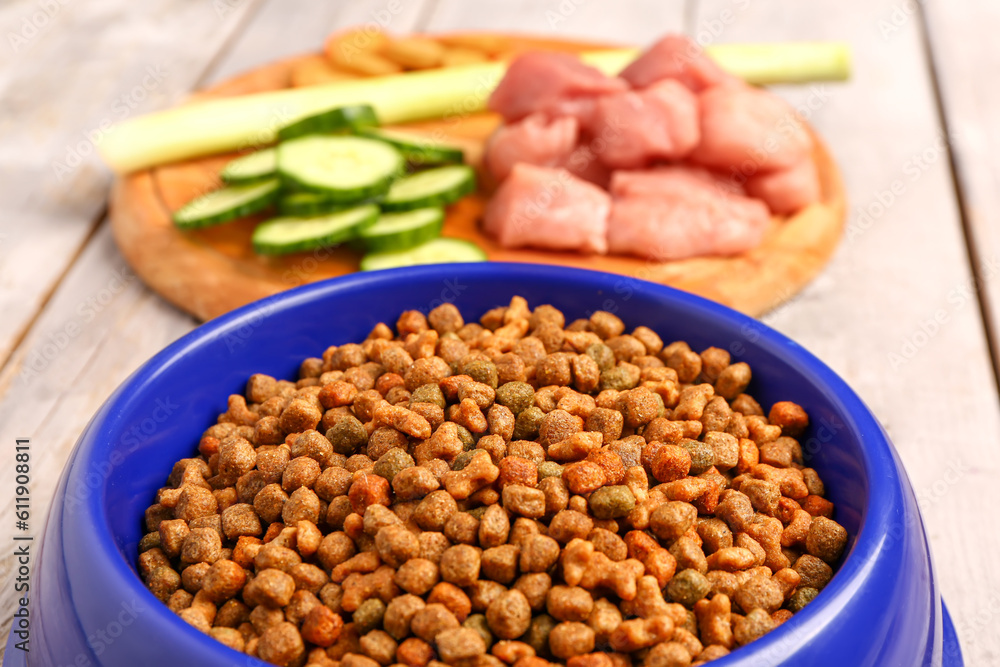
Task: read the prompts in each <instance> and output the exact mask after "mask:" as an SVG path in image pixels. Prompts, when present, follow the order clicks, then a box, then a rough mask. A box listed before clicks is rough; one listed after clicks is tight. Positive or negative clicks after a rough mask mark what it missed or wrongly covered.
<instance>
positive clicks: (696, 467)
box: [677, 439, 715, 475]
mask: <svg viewBox="0 0 1000 667" xmlns="http://www.w3.org/2000/svg"><path fill="white" fill-rule="evenodd" d="M677 444H678V445H680V446H681V447H683V448H684V449H686V450H687V452H688V454H690V455H691V473H690V474H692V475H700V474H701V473H703V472H705V471H706V470H708V469H709V468H711V467H712V466H714V465H715V450H714V449H712V447H711V445H709V444H707V443H704V442H701V441H700V440H686V439H685V440H681V441H680V442H678V443H677Z"/></svg>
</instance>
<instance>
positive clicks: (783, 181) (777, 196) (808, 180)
mask: <svg viewBox="0 0 1000 667" xmlns="http://www.w3.org/2000/svg"><path fill="white" fill-rule="evenodd" d="M746 189H747V192H748V193H750V195H751V196H753V197H756V198H758V199H762V200H763V201H764V203H765V204H767V205H768V207H769V208H770V209H771V212H773V213H775V214H777V215H790V214H792V213H796V212H798V211H801V210H802V209H803V208H805V207H806V206H808V205H809V204H812V203H814V202H818V201H819V199H820V185H819V172H818V171H817V169H816V163H815V162H813V161H812V160H811V159H809V158H807V159H805V160H802V161H801V162H799V163H797V164H795V165H792V166H791V167H788V168H787V169H782V170H780V171H772V172H770V173H766V174H759V175H756V176H751V177H750V178H749V179H747V183H746Z"/></svg>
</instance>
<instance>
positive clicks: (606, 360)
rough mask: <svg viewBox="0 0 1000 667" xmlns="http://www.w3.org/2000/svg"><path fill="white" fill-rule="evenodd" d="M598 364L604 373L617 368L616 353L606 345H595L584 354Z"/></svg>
mask: <svg viewBox="0 0 1000 667" xmlns="http://www.w3.org/2000/svg"><path fill="white" fill-rule="evenodd" d="M583 353H584V354H586V355H587V356H588V357H590V358H591V359H593V360H594V361H595V362H596V363H597V367H598V368H599V369H601V370H602V371H607V370H611V369H612V368H614V367H615V353H614V352H613V351H612V350H611V348H610V347H608V346H607V345H605V344H604V343H594V344H593V345H591V346H589V347H588V348H587V349H586V350H584V352H583Z"/></svg>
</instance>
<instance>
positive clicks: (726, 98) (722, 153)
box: [691, 86, 812, 176]
mask: <svg viewBox="0 0 1000 667" xmlns="http://www.w3.org/2000/svg"><path fill="white" fill-rule="evenodd" d="M698 101H699V103H700V105H701V142H700V143H699V144H698V146H697V147H695V149H694V151H692V152H691V159H692V160H693V161H694V162H697V163H699V164H703V165H706V166H710V167H715V168H719V169H728V168H730V167H734V168H737V169H739V170H740V171H741V172H742V173H743V174H745V175H746V176H752V175H753V174H756V173H759V172H765V171H775V170H777V169H784V168H786V167H790V166H792V165H794V164H796V163H798V162H799V161H800V160H803V159H805V158H806V157H807V156H808V154H809V152H810V149H811V148H812V139H811V138H810V137H809V133H808V132H807V131H806V129H805V127H804V126H803V124H802V121H801V120H800V119H799V117H798V114H797V113H796V112H795V110H794V109H793V108H792V107H791V106H789V105H788V103H787V102H785V101H784V100H782V99H781V98H779V97H777V96H775V95H773V94H771V93H769V92H766V91H764V90H760V89H759V88H752V87H750V86H717V87H715V88H710V89H708V90H706V91H705V92H703V93H702V94H701V95H699V96H698Z"/></svg>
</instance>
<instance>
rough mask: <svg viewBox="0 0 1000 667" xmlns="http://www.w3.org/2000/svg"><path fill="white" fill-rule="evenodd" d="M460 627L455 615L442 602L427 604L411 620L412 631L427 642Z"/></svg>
mask: <svg viewBox="0 0 1000 667" xmlns="http://www.w3.org/2000/svg"><path fill="white" fill-rule="evenodd" d="M458 627H459V623H458V620H457V619H456V618H455V615H454V614H452V613H451V611H449V610H448V608H447V607H445V606H444V605H443V604H440V603H437V604H429V605H427V606H425V607H424V608H423V609H420V610H419V611H417V613H415V614H414V615H413V618H412V619H411V620H410V631H411V632H413V634H415V635H416V636H417V637H420V638H421V639H423V640H424V641H426V642H433V641H434V639H435V637H437V636H438V635H439V634H440V633H442V632H444V631H446V630H452V629H456V628H458Z"/></svg>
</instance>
